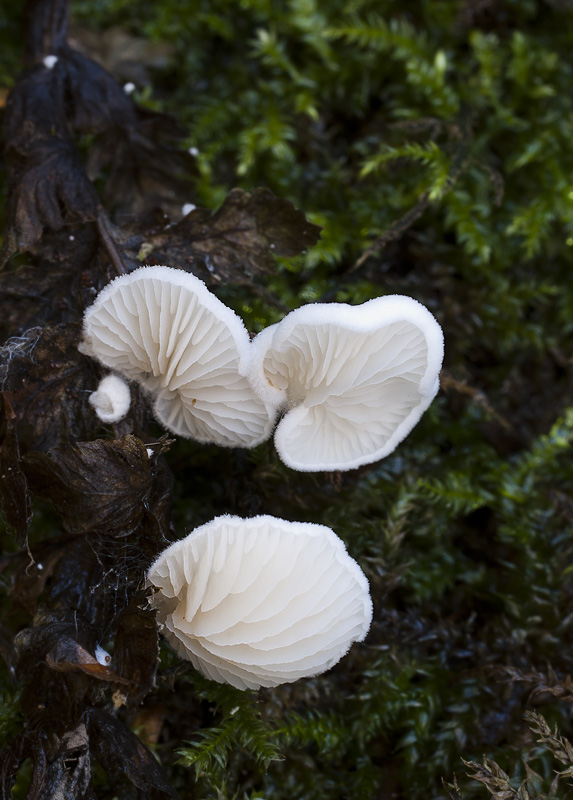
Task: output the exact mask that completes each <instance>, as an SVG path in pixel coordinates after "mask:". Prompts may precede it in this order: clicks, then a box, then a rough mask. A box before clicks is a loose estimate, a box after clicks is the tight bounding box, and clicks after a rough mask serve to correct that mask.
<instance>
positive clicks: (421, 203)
mask: <svg viewBox="0 0 573 800" xmlns="http://www.w3.org/2000/svg"><path fill="white" fill-rule="evenodd" d="M429 204H430V201H429V199H428V193H427V192H426V193H425V194H423V195H422V196H421V197H420V199H419V200H418V202H417V203H416V205H415V206H414V207H413V208H411V209H410V210H409V211H407V212H406V213H405V214H404V216H403V217H400V219H397V220H395V221H394V222H393V223H392V225H390V227H389V228H388V230H386V231H384V233H383V234H382V235H381V236H379V237H378V238H377V239H376V241H374V242H373V243H372V244H371V245H370V247H369V248H368V250H365V251H364V252H363V253H362V255H361V256H360V258H359V259H358V261H357V262H356V264H354V266H352V267H351V268H350V270H349V272H354V271H355V270H357V269H359V268H360V267H361V266H362V264H364V262H365V261H366V259H368V258H370V256H371V255H372V253H374V252H375V251H376V250H382V249H383V248H384V247H386V245H387V244H389V243H390V242H393V241H394V239H399V238H400V237H401V236H402V234H403V233H405V232H406V231H407V230H408V228H409V227H410V226H411V225H413V224H414V222H416V220H417V219H419V218H420V217H421V216H422V214H423V213H424V211H425V210H426V209H427V208H428V206H429Z"/></svg>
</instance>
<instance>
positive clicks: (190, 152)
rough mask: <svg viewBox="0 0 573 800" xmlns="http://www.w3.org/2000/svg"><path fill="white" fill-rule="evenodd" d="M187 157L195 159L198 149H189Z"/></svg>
mask: <svg viewBox="0 0 573 800" xmlns="http://www.w3.org/2000/svg"><path fill="white" fill-rule="evenodd" d="M189 155H190V156H195V157H197V156H198V155H199V148H198V147H190V148H189Z"/></svg>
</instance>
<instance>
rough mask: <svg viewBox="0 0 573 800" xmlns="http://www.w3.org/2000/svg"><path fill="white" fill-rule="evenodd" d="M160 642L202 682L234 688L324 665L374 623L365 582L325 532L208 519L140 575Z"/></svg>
mask: <svg viewBox="0 0 573 800" xmlns="http://www.w3.org/2000/svg"><path fill="white" fill-rule="evenodd" d="M147 581H148V583H149V584H151V585H153V586H154V587H155V588H156V589H157V591H156V593H155V595H154V596H153V598H152V600H151V604H152V606H153V607H154V608H155V609H156V610H157V619H158V622H159V625H160V628H161V629H162V632H163V635H164V636H165V637H166V638H167V640H168V641H169V643H170V644H171V645H172V646H173V648H174V649H175V650H176V651H177V653H178V654H179V655H180V656H181V657H182V658H186V659H188V660H190V661H191V662H192V664H193V666H194V667H195V668H196V669H198V670H199V671H200V672H201V673H203V675H206V676H207V677H209V678H212V679H213V680H215V681H218V682H219V683H230V684H232V685H233V686H236V687H237V688H239V689H258V688H260V687H261V686H278V685H279V684H281V683H291V682H292V681H296V680H298V679H299V678H303V677H309V676H312V675H318V674H320V673H321V672H324V671H325V670H327V669H329V668H330V667H332V666H333V665H334V664H336V662H337V661H339V660H340V659H341V658H342V656H343V655H344V654H345V653H346V652H347V650H348V648H349V647H350V645H351V644H352V642H355V641H362V640H363V639H364V637H365V636H366V634H367V632H368V628H369V627H370V622H371V619H372V602H371V600H370V594H369V590H368V581H367V580H366V577H365V576H364V574H363V572H362V570H361V569H360V567H359V566H358V564H357V563H356V562H355V561H354V560H353V559H352V558H351V557H350V556H349V555H348V553H347V552H346V548H345V546H344V543H343V542H342V540H341V539H340V538H339V537H338V536H337V535H336V534H335V533H334V531H332V530H331V529H330V528H327V527H325V526H324V525H315V524H313V523H309V522H287V521H286V520H283V519H277V518H276V517H271V516H258V517H253V518H252V519H242V518H241V517H234V516H228V515H225V516H221V517H216V518H215V519H214V520H212V521H211V522H208V523H207V524H206V525H202V526H201V527H199V528H197V529H196V530H195V531H194V532H193V533H191V534H190V535H189V536H187V537H186V538H185V539H182V540H181V541H179V542H175V543H174V544H172V545H171V546H170V547H168V548H167V549H166V550H165V551H164V552H163V553H161V555H160V556H159V557H158V559H157V560H156V561H155V563H154V564H153V565H152V566H151V568H150V569H149V572H148V573H147Z"/></svg>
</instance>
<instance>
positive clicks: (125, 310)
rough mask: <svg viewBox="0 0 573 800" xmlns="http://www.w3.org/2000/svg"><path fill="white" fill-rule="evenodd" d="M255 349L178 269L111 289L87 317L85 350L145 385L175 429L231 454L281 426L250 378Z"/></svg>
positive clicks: (157, 270)
mask: <svg viewBox="0 0 573 800" xmlns="http://www.w3.org/2000/svg"><path fill="white" fill-rule="evenodd" d="M248 348H249V334H248V333H247V330H246V328H245V326H244V324H243V322H242V320H241V319H240V318H239V317H238V316H237V315H236V314H235V313H234V311H232V310H231V309H230V308H228V307H227V306H225V305H224V303H222V302H221V301H220V300H218V299H217V298H216V297H215V295H213V294H211V292H210V291H209V290H208V289H207V287H206V286H205V284H204V283H203V282H202V281H200V280H199V279H198V278H196V277H194V276H193V275H190V274H189V273H187V272H183V271H182V270H178V269H171V268H170V267H142V268H140V269H137V270H135V271H134V272H132V273H130V274H129V275H124V276H122V277H120V278H116V279H115V280H114V281H112V282H111V283H110V284H108V285H107V286H106V287H105V288H104V289H103V291H102V292H100V293H99V295H98V296H97V298H96V300H95V302H94V304H93V305H92V306H90V307H89V308H88V309H87V311H86V313H85V317H84V340H83V342H82V344H81V345H80V349H81V351H82V352H83V353H86V354H87V355H90V356H93V357H95V358H97V359H98V360H99V361H101V363H102V364H105V365H106V366H107V367H110V368H111V369H113V370H115V371H116V372H119V373H121V374H122V375H125V376H126V377H127V378H129V379H130V380H136V381H139V383H140V384H141V385H142V386H144V387H145V389H147V391H148V392H149V393H150V394H151V395H152V396H153V399H154V405H153V408H154V412H155V415H156V417H157V419H158V420H159V421H160V422H161V424H162V425H164V426H165V427H166V428H167V429H168V430H170V431H172V432H173V433H175V434H177V435H179V436H185V437H189V438H192V439H196V440H197V441H199V442H214V443H216V444H220V445H224V446H227V447H254V446H255V445H257V444H259V442H261V441H263V440H264V439H267V438H268V436H269V435H270V431H271V428H272V425H273V422H274V417H273V413H272V411H271V410H270V409H269V407H268V406H267V404H266V403H265V402H264V401H262V400H261V399H259V398H258V397H257V396H256V394H255V393H254V392H253V390H252V388H251V386H250V385H249V382H248V381H247V379H246V378H245V377H244V374H242V373H243V372H244V368H243V364H244V363H245V362H246V361H247V353H248Z"/></svg>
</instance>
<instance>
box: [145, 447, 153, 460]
mask: <svg viewBox="0 0 573 800" xmlns="http://www.w3.org/2000/svg"><path fill="white" fill-rule="evenodd" d="M145 450H146V452H147V457H148V458H151V456H152V455H153V450H152V449H151V447H146V448H145Z"/></svg>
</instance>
